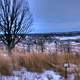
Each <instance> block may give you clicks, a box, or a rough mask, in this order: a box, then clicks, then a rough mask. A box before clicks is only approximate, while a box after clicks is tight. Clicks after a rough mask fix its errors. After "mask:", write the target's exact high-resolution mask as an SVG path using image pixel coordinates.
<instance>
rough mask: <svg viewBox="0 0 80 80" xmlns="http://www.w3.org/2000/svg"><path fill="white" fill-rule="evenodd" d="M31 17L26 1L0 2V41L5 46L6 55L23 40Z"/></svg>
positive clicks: (28, 28) (2, 0) (6, 0)
mask: <svg viewBox="0 0 80 80" xmlns="http://www.w3.org/2000/svg"><path fill="white" fill-rule="evenodd" d="M31 23H32V15H31V13H30V10H29V5H28V1H25V0H0V32H1V34H2V36H1V40H2V41H3V43H4V44H5V45H6V48H7V51H8V53H11V50H12V49H13V48H14V47H15V45H16V44H17V43H18V42H20V41H21V40H22V39H23V38H25V36H24V34H25V33H27V32H28V31H29V30H30V26H31Z"/></svg>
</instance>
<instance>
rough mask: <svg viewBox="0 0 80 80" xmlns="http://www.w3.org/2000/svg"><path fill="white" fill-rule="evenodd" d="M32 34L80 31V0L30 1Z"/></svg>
mask: <svg viewBox="0 0 80 80" xmlns="http://www.w3.org/2000/svg"><path fill="white" fill-rule="evenodd" d="M28 1H29V4H30V8H31V12H32V14H33V18H34V23H33V26H32V32H37V33H38V32H42V33H44V32H62V31H63V32H64V31H80V0H28Z"/></svg>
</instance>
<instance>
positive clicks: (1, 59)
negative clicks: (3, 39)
mask: <svg viewBox="0 0 80 80" xmlns="http://www.w3.org/2000/svg"><path fill="white" fill-rule="evenodd" d="M66 61H68V62H69V63H72V64H80V55H79V54H77V55H75V54H68V53H66V54H46V53H39V54H37V53H34V54H30V53H27V54H19V53H16V52H15V53H13V54H12V55H11V56H8V55H7V56H4V55H3V54H0V73H1V74H2V75H10V74H11V72H12V70H13V69H20V68H21V67H25V68H26V69H28V70H29V71H35V72H42V71H44V70H45V69H53V70H55V71H58V72H60V74H61V75H64V73H65V71H64V67H63V64H64V62H66Z"/></svg>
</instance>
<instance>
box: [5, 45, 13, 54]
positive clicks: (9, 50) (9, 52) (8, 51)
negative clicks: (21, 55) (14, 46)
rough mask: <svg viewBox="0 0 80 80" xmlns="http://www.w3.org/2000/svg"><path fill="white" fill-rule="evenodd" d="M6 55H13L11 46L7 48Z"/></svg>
mask: <svg viewBox="0 0 80 80" xmlns="http://www.w3.org/2000/svg"><path fill="white" fill-rule="evenodd" d="M5 53H6V54H8V55H11V54H12V52H11V48H10V47H9V46H6V47H5Z"/></svg>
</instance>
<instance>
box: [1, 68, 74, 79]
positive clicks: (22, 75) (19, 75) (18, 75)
mask: <svg viewBox="0 0 80 80" xmlns="http://www.w3.org/2000/svg"><path fill="white" fill-rule="evenodd" d="M0 80H64V77H62V76H60V75H59V74H58V73H56V72H54V71H52V70H46V71H44V72H43V73H36V72H28V71H27V70H26V69H25V68H23V69H21V70H20V71H13V76H7V77H6V76H1V77H0ZM67 80H74V75H73V74H72V75H69V76H68V79H67Z"/></svg>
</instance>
